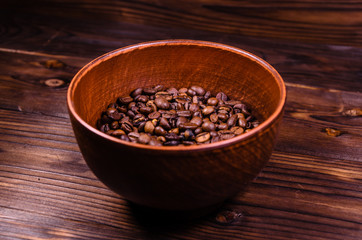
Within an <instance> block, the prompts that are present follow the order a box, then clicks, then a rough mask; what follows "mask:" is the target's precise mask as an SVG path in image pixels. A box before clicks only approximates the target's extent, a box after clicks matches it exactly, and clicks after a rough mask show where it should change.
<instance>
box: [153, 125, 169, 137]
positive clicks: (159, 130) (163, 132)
mask: <svg viewBox="0 0 362 240" xmlns="http://www.w3.org/2000/svg"><path fill="white" fill-rule="evenodd" d="M166 133H167V131H166V130H165V129H163V128H162V127H161V126H157V127H155V134H156V135H158V136H165V135H166Z"/></svg>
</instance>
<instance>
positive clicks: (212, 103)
mask: <svg viewBox="0 0 362 240" xmlns="http://www.w3.org/2000/svg"><path fill="white" fill-rule="evenodd" d="M259 124H260V122H259V121H258V119H256V118H255V117H254V116H253V115H252V114H251V110H250V109H249V107H248V106H247V105H245V104H244V103H242V102H241V101H239V100H234V99H229V98H228V96H227V95H226V94H225V93H223V92H219V93H217V94H216V96H215V95H212V94H211V92H210V91H205V89H203V88H202V87H200V86H196V85H194V86H191V87H190V88H186V87H184V88H180V89H176V88H174V87H170V88H168V89H165V88H164V86H162V85H157V86H155V87H146V88H137V89H135V90H133V91H132V92H131V93H130V95H129V96H123V97H119V98H117V101H116V102H115V103H110V104H109V105H108V106H107V108H106V110H105V111H104V112H102V114H101V117H100V119H98V120H97V123H96V125H97V128H98V129H99V130H100V131H102V132H104V133H106V134H108V135H111V136H114V137H117V138H119V139H122V140H124V141H132V142H136V143H140V144H149V145H152V146H162V145H164V146H176V145H180V144H181V145H185V146H188V145H192V144H207V143H213V142H217V141H221V140H226V139H230V138H232V137H235V136H238V135H241V134H243V133H245V132H248V131H250V130H251V129H253V128H255V127H258V126H259Z"/></svg>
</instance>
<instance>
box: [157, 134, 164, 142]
mask: <svg viewBox="0 0 362 240" xmlns="http://www.w3.org/2000/svg"><path fill="white" fill-rule="evenodd" d="M157 140H158V141H160V142H163V143H164V142H166V138H165V137H164V136H158V137H157Z"/></svg>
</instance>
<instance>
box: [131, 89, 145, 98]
mask: <svg viewBox="0 0 362 240" xmlns="http://www.w3.org/2000/svg"><path fill="white" fill-rule="evenodd" d="M142 92H143V89H142V88H136V89H135V90H133V91H132V92H131V97H133V98H134V97H136V96H138V95H141V94H142Z"/></svg>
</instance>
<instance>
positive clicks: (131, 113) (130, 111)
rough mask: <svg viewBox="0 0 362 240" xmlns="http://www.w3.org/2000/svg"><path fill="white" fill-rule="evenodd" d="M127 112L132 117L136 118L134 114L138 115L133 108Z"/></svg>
mask: <svg viewBox="0 0 362 240" xmlns="http://www.w3.org/2000/svg"><path fill="white" fill-rule="evenodd" d="M126 114H127V116H129V117H130V118H132V119H133V118H134V116H136V113H134V112H133V111H132V110H128V111H127V113H126Z"/></svg>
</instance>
